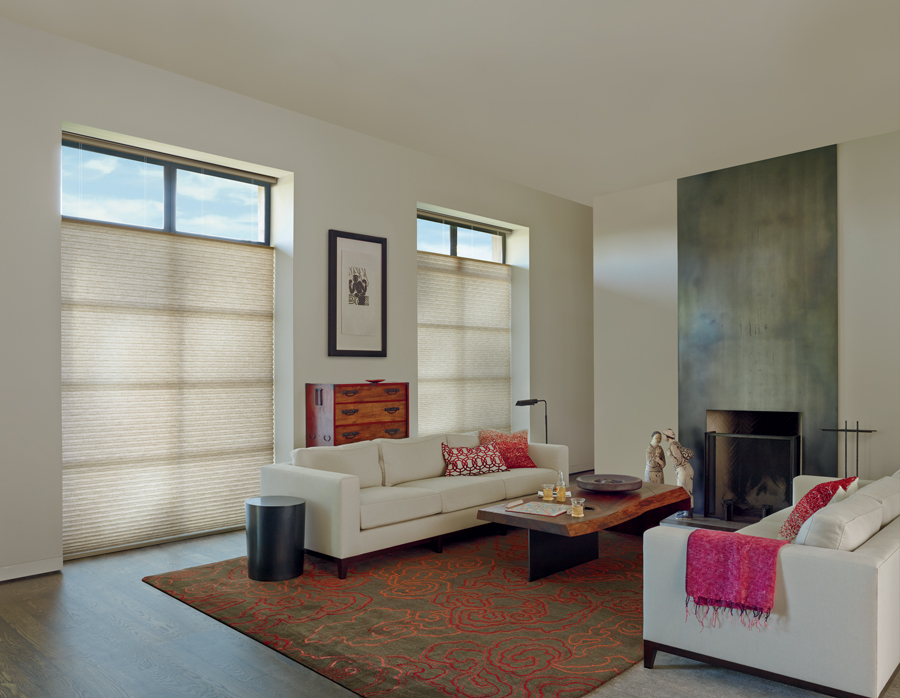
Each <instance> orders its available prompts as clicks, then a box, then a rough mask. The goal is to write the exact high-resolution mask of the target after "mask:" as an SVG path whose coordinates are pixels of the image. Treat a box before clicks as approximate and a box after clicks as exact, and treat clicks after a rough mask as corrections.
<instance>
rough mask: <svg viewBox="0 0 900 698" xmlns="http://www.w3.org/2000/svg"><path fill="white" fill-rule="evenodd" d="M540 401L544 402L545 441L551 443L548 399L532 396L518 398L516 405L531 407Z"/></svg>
mask: <svg viewBox="0 0 900 698" xmlns="http://www.w3.org/2000/svg"><path fill="white" fill-rule="evenodd" d="M539 402H543V403H544V443H545V444H548V443H550V436H549V435H548V434H547V401H546V400H538V399H537V398H531V399H530V400H517V401H516V407H531V406H532V405H536V404H538V403H539Z"/></svg>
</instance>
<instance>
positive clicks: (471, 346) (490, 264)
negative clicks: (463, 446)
mask: <svg viewBox="0 0 900 698" xmlns="http://www.w3.org/2000/svg"><path fill="white" fill-rule="evenodd" d="M418 247H419V253H418V335H419V341H418V344H419V366H418V369H419V370H418V374H419V380H418V393H419V401H418V414H419V423H418V427H419V433H420V434H429V433H438V432H461V431H472V430H474V429H479V428H494V429H500V430H502V431H508V430H509V426H510V387H511V381H510V368H511V357H510V336H511V333H510V318H511V308H510V300H511V284H510V279H511V275H510V267H509V266H507V265H506V264H501V263H498V261H491V260H495V259H497V258H498V257H499V259H502V254H503V250H504V247H505V245H504V239H503V237H502V233H499V232H494V231H489V230H486V229H482V230H477V229H476V226H475V225H474V224H471V225H469V226H468V227H466V224H465V223H464V222H461V221H459V220H456V219H452V220H446V219H435V218H433V217H431V216H423V215H421V214H420V216H419V220H418Z"/></svg>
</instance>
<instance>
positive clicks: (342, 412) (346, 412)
mask: <svg viewBox="0 0 900 698" xmlns="http://www.w3.org/2000/svg"><path fill="white" fill-rule="evenodd" d="M357 412H359V410H341V414H348V415H349V414H356V413H357Z"/></svg>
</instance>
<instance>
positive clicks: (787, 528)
mask: <svg viewBox="0 0 900 698" xmlns="http://www.w3.org/2000/svg"><path fill="white" fill-rule="evenodd" d="M854 482H856V478H855V477H847V478H844V479H843V480H832V481H831V482H823V483H821V484H819V485H816V486H815V487H813V488H812V489H811V490H810V491H809V492H807V493H806V494H804V495H803V497H802V498H801V499H800V501H799V502H797V506H795V507H794V510H793V511H792V512H791V513H790V515H789V516H788V517H787V519H786V520H785V522H784V523H783V524H782V525H781V539H782V540H786V541H790V542H791V543H793V542H794V539H795V538H796V537H797V534H798V533H799V532H800V527H801V526H803V524H804V523H806V520H807V519H808V518H809V517H810V516H812V515H813V514H815V513H816V512H817V511H819V509H821V508H822V507H824V506H826V505H827V504H828V503H829V502H830V501H831V500H832V499H834V495H835V494H837V491H838V490H845V491H846V490H849V488H850V486H851V485H852V484H853V483H854Z"/></svg>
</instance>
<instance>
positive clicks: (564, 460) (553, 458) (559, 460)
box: [528, 442, 569, 482]
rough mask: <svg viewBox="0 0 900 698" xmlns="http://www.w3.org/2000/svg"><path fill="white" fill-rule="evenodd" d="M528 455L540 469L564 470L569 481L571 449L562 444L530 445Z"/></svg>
mask: <svg viewBox="0 0 900 698" xmlns="http://www.w3.org/2000/svg"><path fill="white" fill-rule="evenodd" d="M528 455H529V456H530V457H531V460H533V461H534V464H535V465H536V466H537V467H539V468H549V469H550V470H557V471H559V470H562V471H563V474H564V475H565V476H566V482H568V481H569V447H568V446H563V445H562V444H536V443H531V442H529V443H528Z"/></svg>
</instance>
